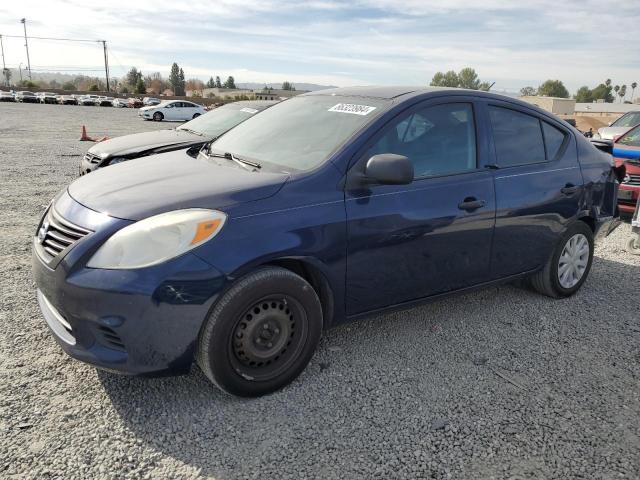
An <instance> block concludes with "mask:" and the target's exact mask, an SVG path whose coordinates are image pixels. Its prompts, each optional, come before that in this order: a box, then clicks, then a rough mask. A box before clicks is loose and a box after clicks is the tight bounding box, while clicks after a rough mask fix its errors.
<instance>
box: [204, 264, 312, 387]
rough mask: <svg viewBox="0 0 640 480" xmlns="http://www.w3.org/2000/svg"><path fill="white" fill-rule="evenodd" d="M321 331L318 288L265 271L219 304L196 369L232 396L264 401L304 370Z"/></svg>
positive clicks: (272, 269)
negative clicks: (263, 399)
mask: <svg viewBox="0 0 640 480" xmlns="http://www.w3.org/2000/svg"><path fill="white" fill-rule="evenodd" d="M321 331H322V308H321V305H320V300H319V299H318V296H317V295H316V292H315V291H314V289H313V287H312V286H311V285H309V283H308V282H307V281H306V280H305V279H303V278H302V277H300V276H299V275H296V274H295V273H293V272H291V271H289V270H286V269H283V268H277V267H267V268H261V269H259V270H257V271H255V272H253V273H251V274H249V275H247V276H245V277H243V278H241V279H240V280H238V281H237V283H236V284H235V285H233V286H232V287H231V288H230V289H229V290H228V291H227V292H226V293H225V294H223V295H222V297H221V298H220V299H219V300H218V302H217V304H216V305H215V307H214V308H213V311H212V312H211V313H210V315H209V318H208V319H207V320H206V322H205V325H204V326H203V328H202V330H201V332H200V336H199V340H198V352H197V355H196V358H197V363H198V365H199V366H200V368H201V369H202V371H203V372H204V373H205V375H206V376H207V377H208V378H209V379H210V380H211V381H212V382H214V383H215V384H216V385H217V386H218V387H220V388H221V389H222V390H224V391H225V392H227V393H231V394H234V395H239V396H244V397H256V396H259V395H264V394H266V393H270V392H273V391H275V390H278V389H280V388H282V387H284V386H285V385H287V384H289V383H291V382H292V381H293V380H294V379H295V378H296V377H297V376H298V375H299V374H300V373H301V372H302V370H304V368H305V367H306V366H307V364H308V363H309V360H311V357H312V356H313V352H314V351H315V349H316V346H317V345H318V341H319V340H320V334H321Z"/></svg>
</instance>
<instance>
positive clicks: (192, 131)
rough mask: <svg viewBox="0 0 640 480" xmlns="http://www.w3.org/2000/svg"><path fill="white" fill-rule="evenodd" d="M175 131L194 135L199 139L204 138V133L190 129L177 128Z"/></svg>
mask: <svg viewBox="0 0 640 480" xmlns="http://www.w3.org/2000/svg"><path fill="white" fill-rule="evenodd" d="M177 130H184V131H185V132H189V133H194V134H196V135H200V136H201V137H204V133H202V132H196V131H195V130H191V129H190V128H179V127H178V128H177Z"/></svg>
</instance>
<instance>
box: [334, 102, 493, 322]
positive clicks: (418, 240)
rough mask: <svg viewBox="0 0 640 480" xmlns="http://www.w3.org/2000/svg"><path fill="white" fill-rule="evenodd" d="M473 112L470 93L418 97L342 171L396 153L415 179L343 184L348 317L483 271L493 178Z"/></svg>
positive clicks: (484, 275) (452, 285) (459, 284)
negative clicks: (411, 167)
mask: <svg viewBox="0 0 640 480" xmlns="http://www.w3.org/2000/svg"><path fill="white" fill-rule="evenodd" d="M475 118H476V117H475V115H474V105H473V101H472V100H470V99H469V100H468V101H461V100H460V99H459V97H458V99H456V100H455V101H453V100H449V101H447V100H446V99H444V100H443V99H439V100H435V101H427V102H423V103H421V104H419V105H417V106H415V107H413V108H411V109H410V110H409V111H407V112H404V113H401V114H400V115H398V116H397V117H396V118H395V119H393V120H391V121H390V122H389V124H388V125H387V126H386V127H385V128H384V129H382V131H381V132H379V133H378V134H377V135H376V136H375V137H374V138H372V140H371V141H370V142H369V143H368V144H367V147H366V148H365V151H364V152H363V153H362V155H359V156H358V157H359V158H358V161H357V162H356V164H355V166H354V167H352V168H351V170H350V172H349V175H356V174H357V171H358V168H360V166H361V165H362V164H363V163H366V160H367V159H368V158H370V157H371V156H373V155H376V154H381V153H394V154H399V155H404V156H407V157H408V158H409V159H410V160H411V162H412V163H413V165H414V176H415V180H414V181H413V182H412V183H411V184H409V185H400V186H398V185H367V186H360V187H357V186H355V187H354V186H349V187H348V188H347V190H346V197H345V198H346V211H347V235H348V246H347V275H346V294H347V300H346V303H347V305H346V309H347V314H348V315H354V314H358V313H362V312H366V311H369V310H375V309H379V308H384V307H387V306H391V305H395V304H399V303H402V302H407V301H411V300H414V299H419V298H422V297H427V296H430V295H434V294H438V293H442V292H447V291H451V290H456V289H460V288H464V287H467V286H470V285H475V284H478V283H482V282H484V281H486V280H488V279H489V278H490V271H489V270H490V257H491V242H492V235H493V227H494V220H495V199H494V188H493V176H492V172H491V171H489V170H487V169H486V168H484V165H485V160H484V159H485V157H486V156H487V145H486V142H485V141H482V138H483V137H484V136H485V134H484V131H483V130H482V129H478V128H477V125H478V124H477V122H476V121H475ZM347 185H351V184H350V182H347Z"/></svg>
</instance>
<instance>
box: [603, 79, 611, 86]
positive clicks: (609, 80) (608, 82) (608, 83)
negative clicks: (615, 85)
mask: <svg viewBox="0 0 640 480" xmlns="http://www.w3.org/2000/svg"><path fill="white" fill-rule="evenodd" d="M604 84H605V85H606V86H607V87H610V86H611V79H610V78H607V79H606V80H605V81H604Z"/></svg>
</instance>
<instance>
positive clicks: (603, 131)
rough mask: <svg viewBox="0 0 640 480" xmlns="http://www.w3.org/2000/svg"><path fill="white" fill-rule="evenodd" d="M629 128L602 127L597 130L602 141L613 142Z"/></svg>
mask: <svg viewBox="0 0 640 480" xmlns="http://www.w3.org/2000/svg"><path fill="white" fill-rule="evenodd" d="M630 129H631V127H602V128H600V129H598V133H599V134H600V138H601V139H602V140H613V139H614V137H617V136H618V135H622V134H623V133H627V132H628V131H629V130H630Z"/></svg>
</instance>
